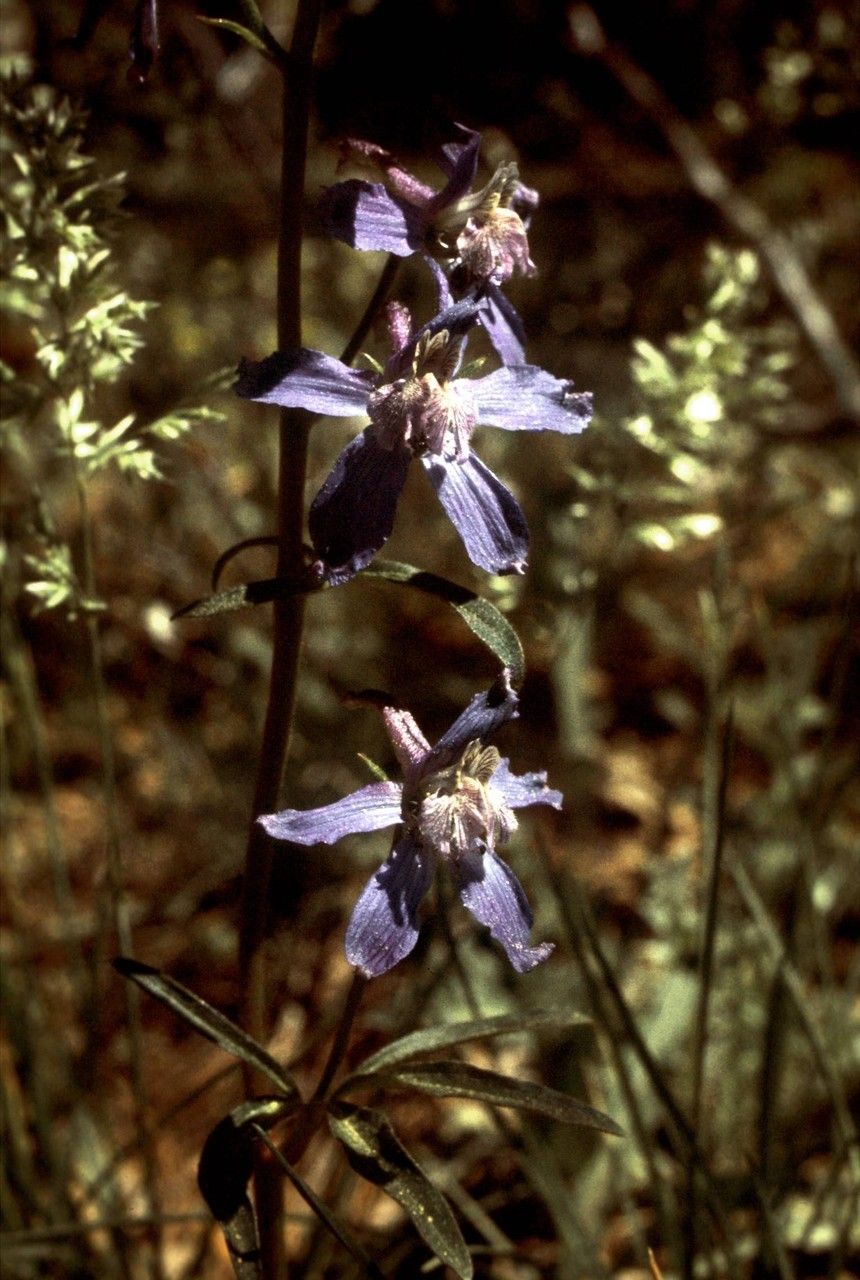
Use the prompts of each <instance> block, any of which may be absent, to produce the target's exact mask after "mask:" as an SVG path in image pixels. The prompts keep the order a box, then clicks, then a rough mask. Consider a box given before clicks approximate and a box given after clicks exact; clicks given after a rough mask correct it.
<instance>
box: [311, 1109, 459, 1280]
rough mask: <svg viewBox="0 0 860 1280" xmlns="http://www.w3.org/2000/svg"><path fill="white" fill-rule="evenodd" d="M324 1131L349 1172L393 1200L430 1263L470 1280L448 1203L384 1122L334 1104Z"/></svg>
mask: <svg viewBox="0 0 860 1280" xmlns="http://www.w3.org/2000/svg"><path fill="white" fill-rule="evenodd" d="M329 1127H330V1129H331V1131H332V1133H333V1134H334V1136H335V1137H336V1138H337V1139H338V1141H339V1142H341V1143H342V1144H343V1146H344V1148H345V1150H346V1157H347V1159H348V1161H349V1163H350V1166H351V1167H352V1168H353V1169H354V1170H355V1172H356V1173H357V1174H359V1175H360V1177H362V1178H365V1179H366V1180H367V1181H368V1182H371V1183H373V1185H374V1186H376V1187H379V1188H380V1189H381V1190H382V1191H384V1192H385V1194H386V1195H389V1196H391V1198H392V1200H396V1202H397V1203H398V1204H399V1205H400V1207H401V1208H402V1209H403V1210H404V1211H405V1212H406V1213H407V1214H408V1215H409V1217H410V1218H411V1219H412V1222H413V1224H414V1226H415V1228H416V1230H417V1231H418V1233H419V1235H420V1236H421V1237H422V1238H423V1239H424V1240H425V1242H426V1243H427V1244H428V1245H429V1247H430V1248H431V1249H432V1251H433V1253H434V1254H435V1255H436V1257H437V1258H439V1259H440V1260H441V1261H442V1262H445V1263H447V1265H448V1266H449V1267H451V1268H452V1269H453V1270H454V1271H455V1272H456V1273H457V1275H458V1276H460V1277H461V1280H471V1276H472V1259H471V1258H470V1256H469V1251H468V1249H467V1248H466V1243H465V1241H464V1239H463V1236H462V1234H461V1232H460V1228H459V1227H458V1226H457V1222H456V1220H455V1218H454V1215H453V1213H452V1212H451V1210H450V1208H449V1207H448V1202H447V1201H446V1200H445V1198H444V1196H443V1195H442V1193H441V1192H440V1191H437V1190H436V1188H435V1187H434V1186H433V1183H432V1182H431V1181H430V1180H429V1178H427V1176H426V1174H424V1173H423V1172H422V1171H421V1169H420V1168H419V1167H418V1165H417V1164H416V1163H415V1161H414V1160H413V1159H412V1157H411V1156H410V1155H409V1152H408V1151H406V1149H405V1148H404V1147H403V1146H401V1144H400V1142H399V1141H398V1139H397V1137H396V1136H395V1133H394V1130H393V1129H392V1128H391V1125H390V1124H389V1123H388V1121H387V1119H386V1118H385V1116H384V1115H381V1114H380V1112H378V1111H370V1110H367V1109H366V1108H365V1107H356V1106H353V1105H352V1104H351V1103H344V1102H334V1103H332V1105H331V1108H330V1111H329Z"/></svg>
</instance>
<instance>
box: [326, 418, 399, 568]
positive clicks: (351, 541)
mask: <svg viewBox="0 0 860 1280" xmlns="http://www.w3.org/2000/svg"><path fill="white" fill-rule="evenodd" d="M411 461H412V454H411V453H410V451H409V449H407V448H405V447H404V446H399V447H396V448H394V449H383V448H382V446H381V445H380V444H378V443H377V441H376V438H375V436H374V435H373V434H372V432H371V431H370V429H368V430H366V431H364V432H362V434H361V435H360V436H356V438H355V439H354V440H351V441H350V442H349V444H348V445H347V446H346V448H345V449H344V450H343V452H342V453H341V455H340V457H339V458H338V459H337V461H336V462H335V464H334V467H333V469H332V471H331V474H330V475H329V477H328V479H327V480H326V482H325V484H324V485H323V487H322V488H321V489H320V491H319V493H318V494H317V496H316V497H315V498H314V500H313V502H312V503H311V508H310V511H309V513H308V528H309V529H310V535H311V540H312V542H313V544H314V547H315V549H316V551H317V553H318V555H319V556H320V559H321V560H322V561H323V563H324V565H325V577H326V580H327V581H328V582H331V583H332V584H337V583H339V582H346V581H347V580H348V579H349V578H351V577H353V576H354V575H355V574H356V573H358V571H359V570H360V569H363V568H364V567H365V565H367V564H369V563H370V561H371V560H372V559H373V557H374V556H375V555H376V553H377V551H378V550H379V548H380V547H381V546H382V545H383V543H385V542H386V540H387V539H388V538H389V537H390V535H391V530H392V529H393V527H394V515H395V512H396V510H397V499H398V498H399V497H400V493H401V491H402V489H403V486H404V484H405V483H406V473H407V471H408V470H409V463H410V462H411Z"/></svg>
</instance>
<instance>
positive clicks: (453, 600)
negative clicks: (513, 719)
mask: <svg viewBox="0 0 860 1280" xmlns="http://www.w3.org/2000/svg"><path fill="white" fill-rule="evenodd" d="M362 573H363V575H364V576H365V577H369V578H384V579H385V581H386V582H394V583H397V584H398V585H400V586H406V587H414V588H415V589H416V590H418V591H423V592H425V594H427V595H431V596H436V597H437V598H438V599H440V600H444V601H446V603H448V604H450V605H451V607H452V609H454V610H456V612H457V613H458V614H459V615H460V617H461V618H462V619H463V621H464V622H465V624H466V626H467V627H468V628H469V630H470V631H471V632H472V633H473V634H474V635H476V636H477V637H478V639H479V640H480V641H481V642H482V644H485V645H486V646H487V648H488V649H489V650H490V651H491V653H493V654H495V656H496V657H497V658H498V659H499V661H500V662H501V664H502V666H504V667H507V668H508V670H509V671H510V673H511V683H512V684H513V685H515V686H519V685H521V684H522V682H523V679H524V677H525V656H524V654H523V647H522V645H521V644H520V638H519V636H518V635H517V633H516V631H515V630H514V628H513V627H512V626H511V624H510V623H509V622H508V620H507V618H506V617H505V616H504V614H503V613H502V612H501V611H500V610H499V609H497V608H496V606H495V605H494V604H491V603H490V601H489V600H485V599H484V598H483V596H479V595H476V594H475V592H474V591H469V590H467V589H466V588H465V587H461V586H459V585H458V584H457V583H456V582H450V581H449V580H448V579H447V578H441V577H439V575H438V574H435V573H427V572H425V570H423V569H417V568H416V567H415V565H411V564H403V563H401V562H400V561H399V560H375V561H374V562H373V564H371V565H370V566H369V567H368V568H367V569H364V570H362Z"/></svg>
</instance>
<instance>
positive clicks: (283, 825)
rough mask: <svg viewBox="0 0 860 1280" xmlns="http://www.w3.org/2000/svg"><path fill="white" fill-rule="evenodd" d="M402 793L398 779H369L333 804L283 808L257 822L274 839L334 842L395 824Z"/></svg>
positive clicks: (313, 842)
mask: <svg viewBox="0 0 860 1280" xmlns="http://www.w3.org/2000/svg"><path fill="white" fill-rule="evenodd" d="M402 794H403V788H402V787H401V786H400V784H399V783H398V782H371V783H370V785H369V786H366V787H361V789H360V790H358V791H353V792H352V794H351V795H348V796H344V797H343V799H342V800H335V802H334V804H324V805H322V807H321V808H319V809H283V810H282V811H281V812H280V813H267V814H265V815H264V816H263V817H262V818H260V819H259V821H260V824H261V825H262V826H263V827H264V828H265V830H266V831H267V832H268V833H269V835H270V836H274V837H275V839H276V840H289V841H291V842H292V843H293V844H334V843H335V842H336V841H337V840H342V839H343V837H344V836H353V835H358V833H359V832H362V831H379V830H381V829H382V827H393V826H395V825H396V824H397V823H398V822H399V821H400V805H401V800H402Z"/></svg>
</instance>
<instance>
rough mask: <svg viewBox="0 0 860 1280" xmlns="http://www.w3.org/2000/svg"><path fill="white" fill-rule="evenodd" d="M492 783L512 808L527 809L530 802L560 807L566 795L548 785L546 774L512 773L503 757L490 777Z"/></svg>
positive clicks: (554, 807)
mask: <svg viewBox="0 0 860 1280" xmlns="http://www.w3.org/2000/svg"><path fill="white" fill-rule="evenodd" d="M490 785H491V786H492V787H495V788H496V789H497V790H499V791H501V793H502V795H503V796H504V797H505V800H506V801H507V803H508V804H509V806H510V807H511V808H512V809H525V808H526V807H527V806H528V805H530V804H548V805H551V806H552V807H553V809H560V808H561V806H562V803H563V801H564V796H563V795H562V794H561V792H560V791H553V790H552V789H551V788H550V787H548V786H547V785H546V774H545V773H544V772H543V771H541V772H540V773H520V774H517V773H511V770H510V765H509V762H508V761H507V760H505V759H504V757H502V760H501V763H500V764H499V767H498V769H497V770H496V772H495V773H494V774H493V776H492V778H491V779H490Z"/></svg>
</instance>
